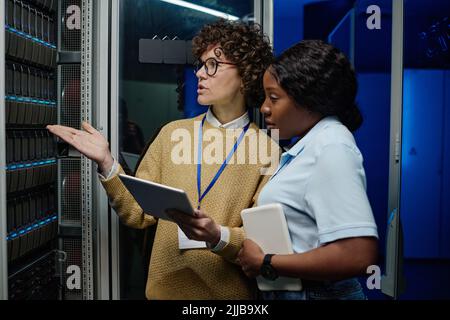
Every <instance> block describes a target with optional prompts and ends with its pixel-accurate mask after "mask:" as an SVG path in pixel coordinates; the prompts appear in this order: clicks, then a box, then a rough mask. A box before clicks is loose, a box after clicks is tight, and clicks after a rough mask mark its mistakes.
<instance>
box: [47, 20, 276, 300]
mask: <svg viewBox="0 0 450 320" xmlns="http://www.w3.org/2000/svg"><path fill="white" fill-rule="evenodd" d="M193 53H194V55H195V56H196V57H197V58H198V63H197V64H196V75H197V78H198V90H197V92H198V102H199V103H200V104H202V105H208V106H210V108H209V110H208V111H207V112H206V113H205V114H202V115H200V116H198V117H196V118H193V119H184V120H177V121H173V122H171V123H169V124H167V125H166V126H164V127H163V128H162V129H161V131H160V132H159V134H158V135H157V137H156V139H155V140H154V141H153V142H152V143H151V145H150V147H149V148H148V149H147V151H146V153H145V155H144V156H143V158H142V160H141V162H140V164H139V166H138V168H137V170H136V176H137V177H139V178H142V179H145V180H150V181H154V182H157V183H161V184H164V185H168V186H172V187H175V188H179V189H183V190H185V191H186V193H187V195H188V197H189V199H190V201H191V203H192V205H193V207H195V208H198V209H197V210H195V216H190V215H186V214H184V213H181V212H170V213H169V214H170V215H171V217H172V219H173V220H174V221H175V222H176V224H175V223H173V222H169V221H165V220H159V221H157V220H156V219H155V218H154V217H152V216H151V212H149V213H144V212H143V210H142V209H141V207H140V206H139V205H138V203H137V202H136V201H135V200H134V198H133V196H132V195H131V194H130V193H129V191H128V190H127V189H126V188H125V186H124V185H123V183H122V182H121V180H120V178H119V174H120V173H123V170H122V168H121V166H120V165H119V164H118V163H117V161H115V160H114V158H113V157H112V155H111V153H110V151H109V147H108V142H107V140H106V139H105V138H104V137H103V136H102V135H101V134H100V133H99V132H98V131H96V130H95V129H94V128H92V126H90V125H89V124H87V123H84V124H83V128H84V131H78V130H75V129H72V128H67V127H62V126H49V127H48V128H49V130H50V131H51V132H52V133H53V134H55V135H57V136H59V137H60V138H62V139H63V140H64V141H66V142H67V143H69V144H71V145H73V146H74V147H75V148H76V149H78V150H79V151H80V152H81V153H83V154H84V155H86V156H87V157H88V158H90V159H92V160H93V161H95V162H96V163H97V164H98V170H99V173H101V177H100V179H101V182H102V184H103V186H104V188H105V190H106V193H107V195H108V198H109V200H110V203H111V206H112V207H113V208H114V209H115V211H116V212H117V214H118V215H119V216H120V218H121V220H122V221H123V222H124V223H125V224H126V225H128V226H130V227H133V228H146V227H148V226H150V225H153V224H155V223H157V230H156V234H155V239H154V244H153V249H152V254H151V259H150V268H149V274H148V280H147V286H146V297H147V298H148V299H250V298H252V297H254V292H255V290H254V287H253V285H252V282H249V280H248V279H247V278H246V277H245V275H244V274H243V273H242V271H241V270H240V268H239V266H238V265H237V264H236V261H235V260H236V255H237V253H238V251H239V249H240V248H241V244H242V242H243V241H244V232H243V229H242V221H241V218H240V212H241V211H242V210H243V209H245V208H248V207H251V206H252V205H253V204H254V199H256V197H257V194H258V192H259V190H260V189H261V188H262V186H263V185H264V184H265V182H266V181H267V177H268V176H264V175H262V174H261V172H262V171H261V170H262V169H264V168H267V167H268V166H271V163H256V164H254V162H252V161H251V160H250V158H251V157H254V156H255V155H254V153H255V151H252V150H254V149H253V148H251V147H249V144H248V143H245V141H249V140H250V138H251V137H252V136H253V135H255V134H257V135H258V138H259V139H263V140H264V141H258V143H259V144H260V145H261V144H262V143H266V144H267V145H268V147H269V148H272V150H274V151H278V149H277V148H278V146H276V145H275V144H274V143H273V142H272V140H271V139H270V138H269V137H268V136H267V135H263V134H259V133H260V132H259V129H258V127H257V126H256V125H255V124H254V123H251V122H250V120H249V116H248V114H247V109H248V108H249V107H259V105H260V103H261V102H262V101H263V97H264V92H263V90H262V76H263V73H264V70H265V68H267V66H268V65H269V64H270V62H271V61H272V53H271V48H270V45H269V43H268V41H267V40H266V37H265V36H264V35H263V33H262V31H261V29H260V27H259V26H257V25H246V24H242V23H238V22H228V21H224V20H221V21H218V22H216V23H213V24H211V25H207V26H205V27H204V28H203V29H202V30H201V31H200V33H199V34H198V35H197V36H196V37H195V38H194V39H193ZM230 130H231V131H233V132H235V131H236V132H237V133H238V134H237V136H238V137H239V139H237V141H236V142H234V141H233V143H234V147H233V148H232V149H231V150H230V148H225V147H228V146H227V143H226V142H225V139H224V140H223V141H220V142H223V143H222V144H220V145H222V146H223V147H224V148H223V149H224V150H223V151H224V152H222V157H221V159H220V160H219V161H210V160H211V159H207V157H206V156H202V155H203V153H204V152H205V150H206V149H207V148H209V147H210V145H211V143H216V142H217V141H212V142H211V136H214V137H216V134H217V133H218V134H219V136H221V137H222V138H225V137H226V136H227V131H230ZM186 132H188V133H189V135H190V137H192V138H190V139H189V141H187V142H186V141H185V144H184V145H183V147H184V151H185V152H186V153H187V154H190V155H200V157H198V159H197V160H198V161H192V162H181V163H180V162H177V161H174V154H175V156H177V155H178V154H177V152H176V150H179V147H180V136H179V135H178V134H179V133H186ZM208 137H209V138H208ZM197 139H199V140H197ZM216 139H218V138H216ZM186 147H187V148H186ZM219 151H222V150H219ZM219 151H218V153H220V152H219ZM241 151H244V152H245V153H244V154H245V162H244V163H243V164H242V163H236V161H234V162H231V161H229V160H228V159H230V158H229V156H230V155H231V157H234V156H236V158H237V155H238V154H239V153H241ZM216 156H217V155H216ZM276 161H278V158H277V159H276ZM197 162H198V163H197ZM155 201H158V199H155Z"/></svg>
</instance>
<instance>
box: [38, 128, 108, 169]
mask: <svg viewBox="0 0 450 320" xmlns="http://www.w3.org/2000/svg"><path fill="white" fill-rule="evenodd" d="M82 128H83V129H84V131H82V130H77V129H74V128H71V127H65V126H60V125H48V126H47V129H48V130H49V131H50V132H51V133H53V134H54V135H56V136H58V137H59V138H61V139H62V140H64V141H65V142H67V143H68V144H70V145H71V146H73V147H74V148H75V149H77V150H78V151H79V152H80V153H82V154H83V155H85V156H86V157H87V158H89V159H91V160H93V161H95V162H96V163H97V164H98V165H102V164H104V163H106V162H107V161H108V160H109V159H110V158H112V157H111V153H110V151H109V143H108V141H107V140H106V139H105V137H104V136H103V135H102V134H101V133H100V132H98V131H97V130H95V129H94V127H92V126H91V125H90V124H89V123H87V122H83V123H82Z"/></svg>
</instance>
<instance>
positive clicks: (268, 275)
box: [261, 265, 278, 280]
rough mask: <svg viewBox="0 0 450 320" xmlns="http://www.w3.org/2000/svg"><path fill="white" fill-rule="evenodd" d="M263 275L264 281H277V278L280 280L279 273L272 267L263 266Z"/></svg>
mask: <svg viewBox="0 0 450 320" xmlns="http://www.w3.org/2000/svg"><path fill="white" fill-rule="evenodd" d="M261 275H262V276H263V278H264V279H267V280H275V279H276V278H278V274H277V272H276V271H275V269H274V268H273V267H272V266H271V265H262V266H261Z"/></svg>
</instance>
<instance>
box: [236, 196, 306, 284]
mask: <svg viewBox="0 0 450 320" xmlns="http://www.w3.org/2000/svg"><path fill="white" fill-rule="evenodd" d="M241 217H242V222H243V225H244V230H245V234H246V237H247V238H248V239H250V240H253V241H254V242H256V243H257V244H258V245H259V246H260V247H261V249H262V250H263V251H264V253H266V254H267V253H273V254H292V253H294V251H293V249H292V243H291V238H290V236H289V229H288V227H287V222H286V218H285V216H284V212H283V207H282V206H281V204H279V203H274V204H268V205H264V206H260V207H254V208H249V209H245V210H242V212H241ZM256 282H257V284H258V288H259V290H261V291H271V290H288V291H300V290H302V284H301V280H300V279H297V278H288V277H279V278H278V279H276V280H274V281H271V280H267V279H265V278H263V277H262V276H258V277H257V278H256Z"/></svg>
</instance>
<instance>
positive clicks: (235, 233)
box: [215, 176, 270, 264]
mask: <svg viewBox="0 0 450 320" xmlns="http://www.w3.org/2000/svg"><path fill="white" fill-rule="evenodd" d="M269 178H270V176H261V180H260V183H259V184H258V188H257V190H256V192H255V194H254V195H253V198H252V203H251V204H250V206H249V207H255V206H256V202H257V200H258V196H259V193H260V192H261V190H262V188H263V187H264V185H265V184H266V183H267V181H269ZM239 214H240V212H239ZM228 229H229V230H230V241H229V242H228V244H227V245H226V246H225V247H224V248H223V249H222V250H219V251H216V252H215V253H216V254H218V255H220V256H222V257H223V258H224V259H226V260H228V261H230V262H232V263H235V264H237V263H236V258H237V254H238V253H239V250H241V248H242V243H243V242H244V240H245V232H244V228H243V227H242V226H240V227H234V228H232V227H228Z"/></svg>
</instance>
